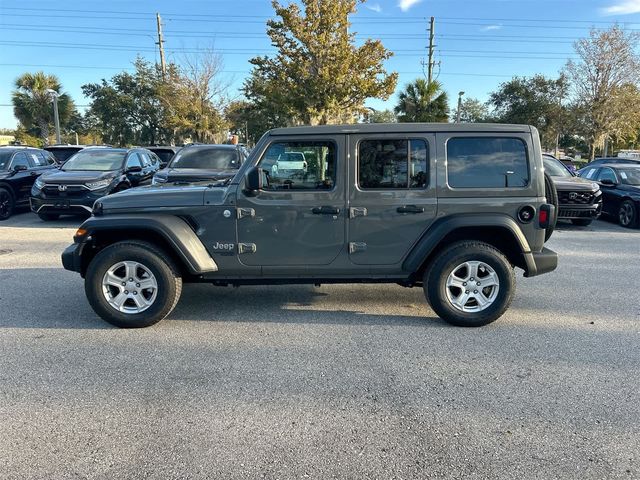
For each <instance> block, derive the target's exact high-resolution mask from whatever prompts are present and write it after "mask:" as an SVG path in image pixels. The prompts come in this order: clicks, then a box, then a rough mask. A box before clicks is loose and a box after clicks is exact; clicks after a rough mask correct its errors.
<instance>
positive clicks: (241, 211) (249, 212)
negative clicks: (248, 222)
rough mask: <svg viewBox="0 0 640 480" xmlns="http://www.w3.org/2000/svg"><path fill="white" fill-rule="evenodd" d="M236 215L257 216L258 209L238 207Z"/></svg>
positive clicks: (239, 216)
mask: <svg viewBox="0 0 640 480" xmlns="http://www.w3.org/2000/svg"><path fill="white" fill-rule="evenodd" d="M236 215H237V217H238V218H244V217H255V216H256V211H255V210H254V209H253V208H238V209H236Z"/></svg>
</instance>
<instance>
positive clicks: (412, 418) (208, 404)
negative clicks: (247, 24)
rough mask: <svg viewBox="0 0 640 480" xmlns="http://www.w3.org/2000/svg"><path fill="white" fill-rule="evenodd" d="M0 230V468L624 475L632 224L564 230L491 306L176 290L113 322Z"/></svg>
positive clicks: (35, 233)
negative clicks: (148, 315) (544, 257)
mask: <svg viewBox="0 0 640 480" xmlns="http://www.w3.org/2000/svg"><path fill="white" fill-rule="evenodd" d="M77 224H78V222H76V221H73V220H62V221H60V222H53V223H50V224H45V223H43V222H41V221H40V220H39V219H38V218H37V217H36V216H34V215H31V214H29V213H24V214H20V215H17V216H15V217H13V218H12V219H10V220H9V221H7V222H4V223H3V224H2V225H0V477H2V478H8V479H14V478H15V479H18V478H19V479H23V478H42V479H45V478H46V479H50V478H56V479H58V478H159V479H168V478H252V479H253V478H269V479H276V478H321V479H325V478H491V479H494V478H504V479H514V478H545V479H547V478H575V479H585V478H594V479H596V478H597V479H601V478H624V479H631V478H640V449H639V447H638V446H639V445H640V401H639V399H640V347H639V345H640V302H639V300H638V291H639V290H638V284H639V283H638V282H639V280H640V277H639V275H640V231H638V230H625V229H622V228H620V227H618V226H616V225H614V224H612V223H608V222H602V221H598V222H596V223H594V224H593V225H592V226H590V227H585V228H578V227H573V226H571V225H569V224H566V225H562V226H561V227H560V230H559V231H558V232H557V233H556V234H554V236H553V238H552V239H551V241H550V242H549V246H550V247H551V248H553V249H554V250H556V251H557V252H558V253H559V254H560V267H559V269H558V270H557V271H556V272H555V273H553V274H550V275H546V276H541V277H539V278H533V279H523V278H521V277H520V278H519V279H518V280H519V284H518V292H517V295H516V299H515V301H514V303H513V305H512V307H511V309H510V310H509V311H508V312H507V314H506V315H505V316H504V317H503V318H502V319H500V320H498V321H497V322H496V323H494V324H492V325H489V326H487V327H484V328H481V329H460V328H455V327H451V326H448V325H447V324H445V323H444V322H442V321H440V320H439V319H437V318H434V314H433V312H432V311H431V310H430V309H429V307H428V306H427V305H426V303H425V301H424V297H423V295H422V291H421V290H420V289H405V288H402V287H399V286H398V287H395V286H385V285H333V286H322V287H320V288H316V287H312V286H293V287H292V286H278V287H242V288H239V289H232V288H216V287H212V286H208V285H189V286H187V287H186V288H185V292H184V294H183V296H182V300H181V302H180V304H179V305H178V308H177V309H176V310H175V311H174V313H173V314H172V315H171V317H170V318H169V319H167V320H164V321H162V322H161V323H159V324H158V325H156V326H154V327H152V328H148V329H143V330H118V329H115V328H113V327H111V326H109V325H108V324H106V323H104V322H103V321H102V320H100V319H99V318H98V317H97V316H96V315H95V314H94V313H93V311H92V310H91V309H90V307H89V305H88V303H87V301H86V299H85V296H84V290H83V283H82V280H81V279H80V277H79V276H78V275H76V274H73V273H71V272H66V271H64V270H62V268H61V265H60V252H61V251H62V250H63V248H64V247H65V246H66V245H67V244H69V243H70V241H71V237H72V235H73V232H74V229H75V227H76V226H77Z"/></svg>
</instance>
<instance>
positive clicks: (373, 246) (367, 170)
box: [348, 133, 437, 265]
mask: <svg viewBox="0 0 640 480" xmlns="http://www.w3.org/2000/svg"><path fill="white" fill-rule="evenodd" d="M349 153H350V155H351V159H352V160H351V162H350V165H349V169H350V173H349V177H350V178H352V179H354V181H353V182H351V185H350V191H349V229H348V232H349V233H348V236H349V258H350V259H351V262H353V263H355V264H358V265H395V264H399V263H400V262H401V261H402V259H403V258H404V257H405V255H407V253H408V252H409V251H410V249H411V247H412V246H413V245H414V244H415V243H416V242H417V241H418V239H419V238H420V236H421V235H422V233H423V232H424V231H425V230H426V229H427V228H428V227H429V225H430V224H431V223H432V222H433V221H434V219H435V216H436V211H437V201H436V194H435V178H436V177H435V171H434V170H435V169H434V168H433V167H434V166H435V163H434V162H433V161H432V160H431V159H432V158H434V157H435V135H433V134H428V133H427V134H407V135H403V134H371V135H364V134H362V135H350V137H349Z"/></svg>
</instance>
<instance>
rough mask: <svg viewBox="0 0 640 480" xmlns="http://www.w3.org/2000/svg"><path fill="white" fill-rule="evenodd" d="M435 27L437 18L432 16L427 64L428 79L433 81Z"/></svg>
mask: <svg viewBox="0 0 640 480" xmlns="http://www.w3.org/2000/svg"><path fill="white" fill-rule="evenodd" d="M435 28H436V18H435V17H431V22H430V24H429V65H427V72H428V73H427V81H428V82H429V83H431V80H433V65H434V62H433V48H434V45H433V39H434V37H435Z"/></svg>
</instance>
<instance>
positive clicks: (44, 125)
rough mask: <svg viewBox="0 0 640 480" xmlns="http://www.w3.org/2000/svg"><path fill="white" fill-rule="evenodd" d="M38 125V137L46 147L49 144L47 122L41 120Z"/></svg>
mask: <svg viewBox="0 0 640 480" xmlns="http://www.w3.org/2000/svg"><path fill="white" fill-rule="evenodd" d="M38 126H39V127H40V138H41V139H42V142H43V143H44V146H45V147H46V146H47V145H49V123H48V122H46V121H44V120H42V121H40V122H39V123H38Z"/></svg>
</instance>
